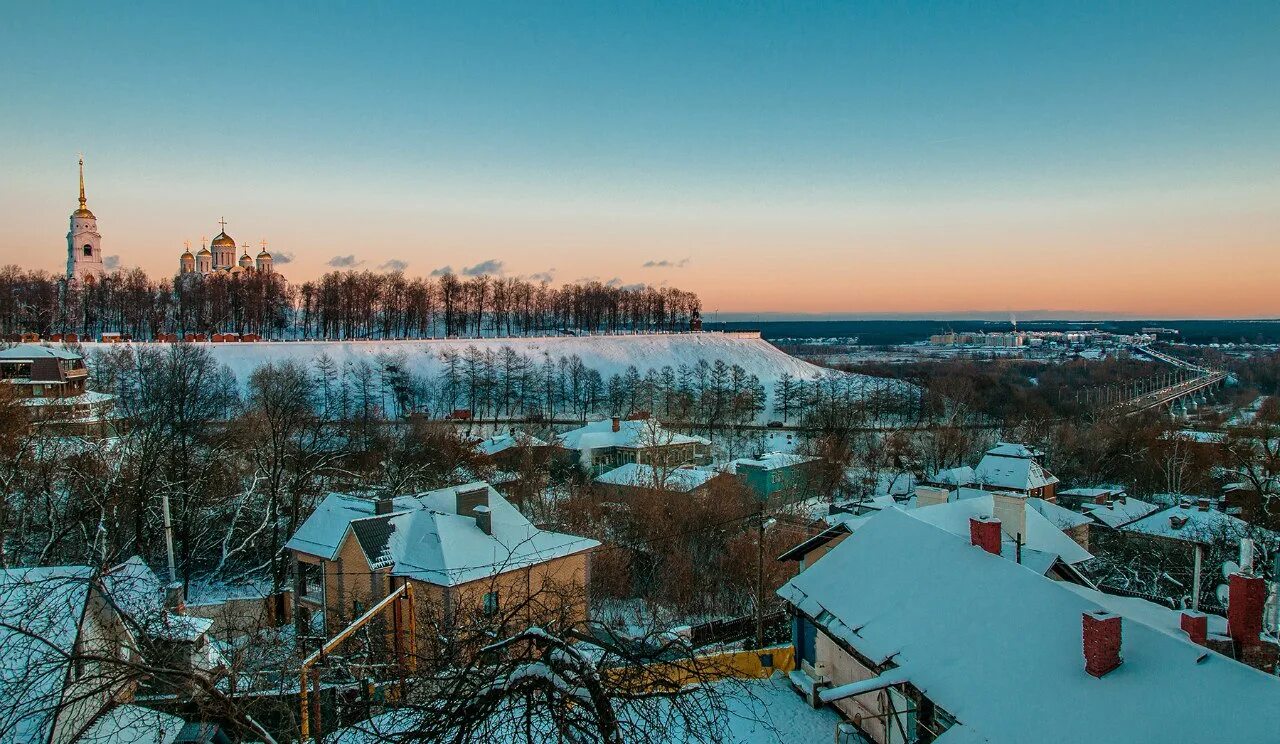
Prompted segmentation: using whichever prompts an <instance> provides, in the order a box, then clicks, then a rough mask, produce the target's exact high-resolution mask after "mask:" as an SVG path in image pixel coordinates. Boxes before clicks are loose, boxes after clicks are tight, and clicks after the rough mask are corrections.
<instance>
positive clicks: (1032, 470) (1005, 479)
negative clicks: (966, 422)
mask: <svg viewBox="0 0 1280 744" xmlns="http://www.w3.org/2000/svg"><path fill="white" fill-rule="evenodd" d="M1035 456H1037V453H1036V452H1035V450H1032V449H1030V448H1029V447H1027V446H1025V445H1021V444H1004V443H1001V444H998V445H996V446H995V447H992V448H991V449H989V450H987V453H986V454H985V455H983V456H982V460H981V461H979V462H978V467H977V468H975V469H974V477H975V478H976V482H977V483H982V484H984V485H988V486H995V487H997V488H1009V489H1013V490H1016V491H1029V490H1031V489H1033V488H1042V487H1044V486H1047V485H1050V484H1052V483H1057V482H1058V479H1057V478H1056V477H1054V475H1053V474H1052V473H1050V472H1049V471H1047V470H1045V469H1044V467H1042V466H1041V465H1040V463H1038V462H1036V461H1035V459H1033V458H1034V457H1035Z"/></svg>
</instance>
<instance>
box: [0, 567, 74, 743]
mask: <svg viewBox="0 0 1280 744" xmlns="http://www.w3.org/2000/svg"><path fill="white" fill-rule="evenodd" d="M92 578H93V570H92V569H90V568H88V567H87V566H51V567H42V568H11V569H7V570H0V700H2V701H4V705H6V706H13V707H11V708H9V709H8V710H6V712H5V713H4V715H3V720H2V721H0V723H2V724H3V725H4V728H3V729H0V732H3V735H2V736H0V742H4V743H5V744H9V743H10V742H13V744H17V743H18V742H34V741H45V740H47V739H48V737H49V731H50V728H51V727H52V726H53V723H54V719H55V718H56V716H57V715H58V712H59V702H60V701H61V699H62V689H63V684H64V681H65V680H66V678H67V671H68V670H67V664H68V661H67V657H68V655H69V654H71V652H72V650H73V649H74V647H75V643H76V639H77V638H78V637H79V634H80V619H81V617H83V615H84V609H85V602H86V601H87V599H88V596H89V586H90V581H91V580H92Z"/></svg>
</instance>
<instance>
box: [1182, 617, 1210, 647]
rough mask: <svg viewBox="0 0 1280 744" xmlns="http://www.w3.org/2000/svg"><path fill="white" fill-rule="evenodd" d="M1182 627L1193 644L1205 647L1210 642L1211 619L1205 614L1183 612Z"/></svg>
mask: <svg viewBox="0 0 1280 744" xmlns="http://www.w3.org/2000/svg"><path fill="white" fill-rule="evenodd" d="M1181 625H1182V631H1183V632H1184V633H1186V634H1187V637H1188V638H1190V639H1191V642H1192V643H1196V644H1199V645H1201V646H1203V645H1205V644H1207V643H1208V642H1209V617H1208V616H1207V615H1205V614H1204V613H1203V612H1196V611H1195V610H1183V611H1182V619H1181Z"/></svg>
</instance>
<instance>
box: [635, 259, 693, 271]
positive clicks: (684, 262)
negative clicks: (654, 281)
mask: <svg viewBox="0 0 1280 744" xmlns="http://www.w3.org/2000/svg"><path fill="white" fill-rule="evenodd" d="M689 261H690V259H688V258H682V259H680V260H679V261H671V260H669V259H665V258H651V259H649V260H648V261H645V262H644V268H646V269H683V268H684V267H686V266H688V265H689Z"/></svg>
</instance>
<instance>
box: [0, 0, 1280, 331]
mask: <svg viewBox="0 0 1280 744" xmlns="http://www.w3.org/2000/svg"><path fill="white" fill-rule="evenodd" d="M67 7H68V6H61V5H57V4H33V5H17V6H13V7H10V8H8V9H7V13H6V24H5V26H4V28H2V29H0V62H2V63H3V69H4V70H5V72H4V73H2V74H0V96H3V98H4V100H6V101H7V102H8V105H6V106H5V109H4V113H3V114H2V115H0V138H2V140H3V142H4V144H3V145H0V153H2V155H0V164H2V166H3V167H2V170H3V173H4V177H3V178H2V179H0V220H3V225H4V226H5V229H4V230H3V231H0V265H7V264H17V265H19V266H21V267H23V268H27V269H42V270H46V271H50V272H61V271H62V270H63V268H64V266H65V264H66V258H67V256H66V239H65V237H64V236H65V234H66V232H67V225H68V222H67V220H68V215H69V214H70V213H71V211H72V210H73V209H75V208H76V206H77V189H78V185H77V165H76V161H77V156H78V153H79V152H81V151H83V152H84V154H85V177H86V191H87V202H88V206H89V207H90V208H91V209H92V210H93V212H94V214H95V215H96V217H97V226H98V230H99V231H100V232H101V235H102V239H101V243H102V252H103V254H105V256H106V258H107V261H108V262H109V264H111V265H117V264H118V265H121V266H125V267H128V266H139V267H141V268H143V269H144V270H146V271H147V272H148V273H149V274H151V275H153V276H165V275H171V274H175V273H177V270H178V263H177V256H178V255H179V254H180V253H181V252H182V250H183V246H184V242H187V241H189V242H190V243H191V244H192V246H193V250H198V246H199V242H200V239H201V237H202V236H204V237H205V238H206V239H211V238H212V237H213V236H214V235H216V234H217V233H218V231H219V230H220V229H221V227H220V225H219V224H218V220H219V219H221V218H223V217H225V219H226V221H227V224H226V232H227V233H228V234H229V235H231V236H232V237H234V238H235V240H236V241H237V243H238V244H248V245H249V246H250V251H251V253H252V252H256V251H257V250H258V249H259V246H260V241H262V240H264V239H265V240H266V241H268V244H269V245H270V250H271V252H272V253H273V254H274V255H275V257H276V262H277V264H278V265H279V268H280V270H281V271H282V272H284V273H285V274H286V275H287V276H288V279H289V280H290V281H291V282H300V281H305V280H307V279H312V278H315V277H317V276H319V275H321V274H322V273H323V272H325V271H329V270H333V269H334V268H356V269H369V270H374V271H379V270H382V271H387V270H394V269H402V270H404V271H405V272H406V273H407V274H412V275H428V274H431V273H433V272H437V273H438V272H441V271H444V270H446V269H448V270H452V271H454V272H456V273H460V274H461V273H467V272H470V273H482V272H485V273H489V274H492V275H507V276H523V277H526V278H535V279H541V278H545V279H549V280H551V281H553V283H556V284H559V283H564V282H573V281H579V280H584V279H591V278H595V279H598V280H600V281H602V282H614V283H617V284H620V285H632V284H642V283H643V284H652V285H655V286H661V285H671V286H677V287H680V288H681V289H685V290H689V291H693V292H697V293H698V294H699V295H700V296H701V297H702V300H703V304H704V310H705V312H706V314H707V316H708V317H709V318H711V317H713V316H714V315H715V314H720V315H722V316H725V317H726V319H727V318H729V317H737V318H747V319H749V318H750V317H752V316H753V315H760V314H765V315H769V314H776V315H778V316H788V317H797V316H806V317H815V316H825V317H887V316H902V317H923V316H933V317H953V316H974V315H982V316H984V317H987V316H990V317H994V318H999V317H1002V316H1003V315H1007V314H1008V313H1009V312H1014V313H1018V314H1019V315H1020V316H1021V315H1023V314H1024V313H1028V312H1030V313H1032V314H1035V313H1036V312H1038V311H1036V310H1035V309H1037V308H1049V310H1045V311H1039V312H1043V313H1044V315H1042V316H1041V317H1101V316H1102V315H1110V316H1126V317H1139V318H1152V319H1159V318H1194V317H1224V318H1230V317H1253V318H1261V317H1280V292H1277V289H1276V286H1277V279H1280V209H1278V208H1277V205H1278V204H1280V97H1278V96H1276V95H1275V81H1276V80H1277V79H1280V51H1278V50H1280V4H1276V3H1233V4H1231V5H1230V6H1221V5H1211V4H1208V3H1182V2H1173V3H1127V4H1121V5H1116V4H1103V3H1077V4H1069V5H1061V6H1049V5H1038V4H1037V5H1028V6H1023V7H1015V6H1000V7H992V6H982V5H979V6H964V7H961V6H959V5H955V6H948V5H924V4H919V5H913V4H904V5H894V6H892V7H890V6H863V5H856V6H855V5H848V4H835V3H811V4H806V5H803V6H799V5H778V6H772V7H768V6H755V5H752V6H743V5H740V4H721V5H715V4H702V5H698V6H688V7H686V6H679V7H676V6H670V7H662V6H650V5H639V4H636V5H624V6H621V7H619V6H609V7H605V6H600V5H596V4H590V3H575V4H567V5H558V6H556V7H554V8H550V7H536V6H529V5H524V4H515V3H506V4H503V3H477V4H467V5H465V6H459V7H444V6H435V7H416V6H412V7H411V6H393V5H379V6H368V7H367V6H363V5H352V6H346V7H332V6H321V7H310V6H308V10H307V11H306V12H300V10H299V8H291V7H288V6H283V5H279V6H271V7H268V8H261V7H257V6H253V5H248V4H244V5H242V4H239V3H231V4H222V5H218V6H207V7H196V8H177V7H173V6H170V5H165V4H160V3H155V4H142V5H137V6H130V7H129V8H128V9H124V8H118V7H112V6H100V7H99V6H88V7H80V6H76V7H75V12H74V22H69V18H68V16H69V14H68V12H67ZM299 7H301V6H299ZM1053 313H1062V314H1063V315H1057V316H1054V315H1052V314H1053Z"/></svg>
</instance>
